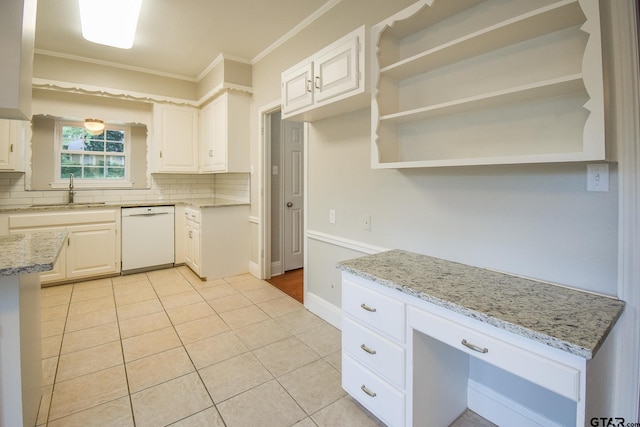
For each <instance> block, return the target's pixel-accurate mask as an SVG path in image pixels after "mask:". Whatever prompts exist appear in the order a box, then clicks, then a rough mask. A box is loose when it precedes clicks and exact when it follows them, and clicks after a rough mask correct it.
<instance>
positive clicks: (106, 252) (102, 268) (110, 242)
mask: <svg viewBox="0 0 640 427" xmlns="http://www.w3.org/2000/svg"><path fill="white" fill-rule="evenodd" d="M67 231H68V232H69V244H68V246H67V278H75V277H85V276H94V275H100V274H108V273H115V272H117V271H118V270H117V260H116V240H117V235H116V225H115V224H114V223H113V224H97V225H93V224H92V225H79V226H73V227H69V228H68V229H67Z"/></svg>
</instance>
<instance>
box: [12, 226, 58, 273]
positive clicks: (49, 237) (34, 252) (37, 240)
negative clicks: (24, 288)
mask: <svg viewBox="0 0 640 427" xmlns="http://www.w3.org/2000/svg"><path fill="white" fill-rule="evenodd" d="M66 238H67V233H66V232H37V233H29V234H12V235H9V236H0V276H17V275H20V274H28V273H41V272H43V271H49V270H51V269H53V265H54V264H55V262H56V259H57V258H58V255H59V254H60V249H61V248H62V245H63V244H64V241H65V239H66Z"/></svg>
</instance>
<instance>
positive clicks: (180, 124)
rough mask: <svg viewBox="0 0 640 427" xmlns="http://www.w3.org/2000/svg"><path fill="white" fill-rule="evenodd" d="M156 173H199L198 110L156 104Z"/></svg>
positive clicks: (154, 129)
mask: <svg viewBox="0 0 640 427" xmlns="http://www.w3.org/2000/svg"><path fill="white" fill-rule="evenodd" d="M153 141H154V144H153V147H154V148H153V159H154V162H153V172H156V173H197V172H198V109H197V108H194V107H186V106H184V107H183V106H176V105H167V104H154V106H153Z"/></svg>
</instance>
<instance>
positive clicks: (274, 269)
mask: <svg viewBox="0 0 640 427" xmlns="http://www.w3.org/2000/svg"><path fill="white" fill-rule="evenodd" d="M281 274H284V271H282V262H281V261H276V262H272V263H271V277H273V276H280V275H281Z"/></svg>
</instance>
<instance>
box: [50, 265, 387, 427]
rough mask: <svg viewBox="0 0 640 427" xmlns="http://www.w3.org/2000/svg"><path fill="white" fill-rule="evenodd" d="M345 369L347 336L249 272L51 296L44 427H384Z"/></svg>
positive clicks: (118, 281) (151, 278) (56, 290)
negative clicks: (350, 387) (354, 394)
mask: <svg viewBox="0 0 640 427" xmlns="http://www.w3.org/2000/svg"><path fill="white" fill-rule="evenodd" d="M340 369H341V366H340V332H339V331H338V330H337V329H335V328H334V327H332V326H331V325H329V324H327V323H326V322H324V321H323V320H321V319H320V318H318V317H317V316H315V315H313V314H311V313H310V312H308V311H307V310H305V309H304V307H303V306H302V305H301V304H299V303H298V302H297V301H295V300H294V299H292V298H290V297H289V296H287V295H285V294H284V293H282V292H281V291H279V290H277V289H276V288H274V287H273V286H271V285H270V284H268V283H267V282H265V281H262V280H258V279H255V278H253V277H252V276H250V275H240V276H235V277H230V278H226V279H219V280H215V281H207V282H203V281H201V280H200V279H198V278H197V277H196V276H195V275H194V274H193V273H192V272H191V271H190V270H189V269H188V268H186V267H177V268H173V269H167V270H160V271H154V272H149V273H144V274H136V275H131V276H122V277H114V278H108V279H100V280H94V281H88V282H81V283H75V284H69V285H61V286H56V287H49V288H44V289H43V290H42V371H43V381H42V393H43V397H42V403H41V407H40V413H39V416H38V426H44V425H47V426H50V427H58V426H83V427H84V426H100V427H106V426H117V427H123V426H165V425H174V426H181V427H186V426H207V427H208V426H227V427H236V426H252V427H253V426H275V427H280V426H294V425H295V426H298V427H307V426H309V427H311V426H331V427H335V426H350V427H351V426H377V425H380V424H379V422H378V421H377V420H376V419H375V418H373V417H371V415H370V414H369V413H368V412H366V411H365V410H364V409H362V407H360V406H359V405H358V404H356V403H355V402H354V401H353V400H352V399H351V398H350V397H349V396H347V395H346V394H345V392H344V391H343V390H342V388H341V386H340Z"/></svg>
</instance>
